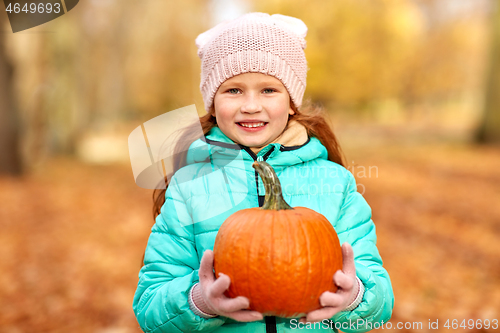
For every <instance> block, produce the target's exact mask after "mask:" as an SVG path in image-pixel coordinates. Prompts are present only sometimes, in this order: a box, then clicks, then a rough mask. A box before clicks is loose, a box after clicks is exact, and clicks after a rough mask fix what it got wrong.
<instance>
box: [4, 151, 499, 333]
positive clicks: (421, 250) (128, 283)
mask: <svg viewBox="0 0 500 333" xmlns="http://www.w3.org/2000/svg"><path fill="white" fill-rule="evenodd" d="M344 150H345V154H346V157H347V160H348V163H349V167H350V170H351V171H352V172H353V174H354V175H355V176H356V178H357V182H358V185H359V191H360V192H363V193H364V196H365V198H366V200H367V201H368V203H369V204H370V206H371V207H372V211H373V220H374V222H375V224H376V226H377V234H378V246H379V250H380V253H381V255H382V257H383V259H384V265H385V267H386V268H387V270H388V271H389V273H390V276H391V279H392V283H393V288H394V293H395V299H396V301H395V308H394V314H393V319H392V322H393V323H394V325H395V324H396V323H397V322H412V323H413V322H421V323H422V324H423V325H422V329H420V328H412V329H409V330H407V331H410V332H422V331H428V322H429V320H431V321H435V320H436V319H438V320H439V324H440V329H439V331H448V330H447V329H445V328H444V327H443V324H444V323H445V321H446V320H447V319H450V320H452V319H457V320H459V321H461V320H462V319H475V320H476V319H490V320H491V319H495V318H496V319H500V312H499V309H500V205H499V203H500V149H498V148H481V147H476V146H471V145H464V144H436V143H432V144H398V143H397V142H392V143H387V142H386V143H385V144H383V145H376V144H374V145H370V146H367V145H358V146H351V147H347V149H344ZM0 202H1V204H0V226H1V230H2V232H1V233H0V258H1V259H0V272H1V274H0V299H1V300H2V301H1V303H0V327H1V329H0V330H1V331H2V332H6V333H17V332H30V333H32V332H33V333H35V332H36V333H42V332H82V333H86V332H98V333H131V332H140V329H139V328H138V325H137V323H136V321H135V317H134V314H133V312H132V299H133V294H134V291H135V287H136V284H137V279H138V278H137V275H138V272H139V269H140V266H141V260H142V254H143V250H144V248H145V246H146V242H147V238H148V235H149V231H150V228H151V226H152V224H153V219H152V212H151V204H152V201H151V191H150V190H145V189H141V188H139V187H138V186H136V185H135V183H134V180H133V177H132V172H131V169H130V166H129V165H108V166H96V165H85V164H82V163H80V162H77V161H74V160H71V159H54V160H50V161H48V162H47V163H46V164H44V165H43V166H42V167H40V168H38V169H36V170H35V171H34V172H31V173H29V174H28V175H25V176H23V177H21V178H11V177H0ZM454 331H455V332H459V331H464V330H463V329H462V328H458V329H457V330H454ZM471 331H472V332H473V331H476V332H479V331H481V330H478V329H475V330H471Z"/></svg>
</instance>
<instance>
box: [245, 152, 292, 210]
mask: <svg viewBox="0 0 500 333" xmlns="http://www.w3.org/2000/svg"><path fill="white" fill-rule="evenodd" d="M252 166H253V167H254V169H255V170H256V171H257V172H258V173H259V175H260V178H262V182H263V183H264V187H265V189H266V196H265V198H264V205H263V206H262V209H273V210H280V209H293V208H292V207H290V205H289V204H287V203H286V201H285V199H283V194H282V193H281V183H280V181H279V179H278V176H277V175H276V172H274V169H273V167H272V166H270V165H269V164H268V163H266V162H263V161H255V162H254V163H253V164H252Z"/></svg>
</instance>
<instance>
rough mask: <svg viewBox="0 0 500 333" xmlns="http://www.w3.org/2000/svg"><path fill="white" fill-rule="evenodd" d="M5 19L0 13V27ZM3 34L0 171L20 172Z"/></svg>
mask: <svg viewBox="0 0 500 333" xmlns="http://www.w3.org/2000/svg"><path fill="white" fill-rule="evenodd" d="M6 19H7V15H6V13H1V14H0V28H2V29H3V28H4V27H7V25H6V23H7V22H6ZM6 31H7V29H6ZM5 35H6V34H5V33H4V32H3V31H2V32H1V33H0V101H1V102H0V173H8V174H20V173H21V171H22V167H21V154H20V151H19V132H20V120H19V115H18V109H17V107H16V102H15V98H14V94H13V89H12V87H13V82H12V81H13V79H12V78H13V71H14V68H13V66H12V64H11V63H10V62H9V59H8V58H7V55H6V52H5V41H4V37H5Z"/></svg>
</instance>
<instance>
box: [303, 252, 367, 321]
mask: <svg viewBox="0 0 500 333" xmlns="http://www.w3.org/2000/svg"><path fill="white" fill-rule="evenodd" d="M342 259H343V265H342V270H341V271H340V270H339V271H337V272H335V274H334V275H333V281H334V282H335V284H336V285H337V286H338V287H339V288H338V290H337V292H336V293H332V292H329V291H325V292H324V293H323V294H321V296H320V297H319V302H320V304H321V306H323V308H322V309H318V310H314V311H311V312H309V313H308V314H307V317H302V318H300V320H299V321H300V322H302V323H306V322H320V321H322V320H323V319H329V318H331V317H333V316H334V315H335V314H336V313H337V312H340V311H342V310H344V309H345V308H347V307H348V306H349V305H350V304H351V303H352V302H353V301H354V299H355V298H356V295H357V294H358V290H359V286H358V283H357V281H356V267H355V265H354V252H353V250H352V247H351V245H350V244H349V243H344V244H342Z"/></svg>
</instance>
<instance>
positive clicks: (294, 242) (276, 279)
mask: <svg viewBox="0 0 500 333" xmlns="http://www.w3.org/2000/svg"><path fill="white" fill-rule="evenodd" d="M253 167H254V168H255V169H256V170H257V172H258V173H259V175H260V176H261V178H262V181H263V183H264V186H265V189H266V196H265V201H264V205H263V206H262V207H261V208H249V209H243V210H241V211H238V212H236V213H234V214H232V215H231V216H230V217H228V218H227V219H226V221H225V222H224V223H223V224H222V226H221V227H220V229H219V232H218V233H217V237H216V239H215V244H214V269H215V273H216V276H218V274H219V272H222V273H224V274H226V275H228V276H229V277H230V278H231V285H230V286H229V288H228V290H227V291H226V292H225V295H226V296H227V297H231V298H234V297H237V296H245V297H247V298H248V299H249V301H250V309H251V310H255V311H258V312H260V313H262V314H263V315H265V316H278V317H288V318H290V317H299V316H302V315H304V314H306V313H308V312H310V311H313V310H316V309H319V308H321V305H320V303H319V296H320V295H321V294H322V293H323V292H325V291H331V292H335V291H337V286H336V285H335V284H334V283H333V274H334V273H335V272H336V271H337V270H339V269H342V251H341V247H340V243H339V239H338V236H337V233H336V232H335V229H334V228H333V227H332V225H331V224H330V222H328V220H327V219H326V217H324V216H323V215H321V214H319V213H317V212H315V211H313V210H311V209H309V208H305V207H295V208H292V207H290V206H289V205H288V204H287V203H286V202H285V200H284V199H283V196H282V194H281V185H280V182H279V180H278V177H277V176H276V173H275V172H274V170H273V168H272V167H271V166H270V165H269V164H268V163H266V162H255V163H254V164H253Z"/></svg>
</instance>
